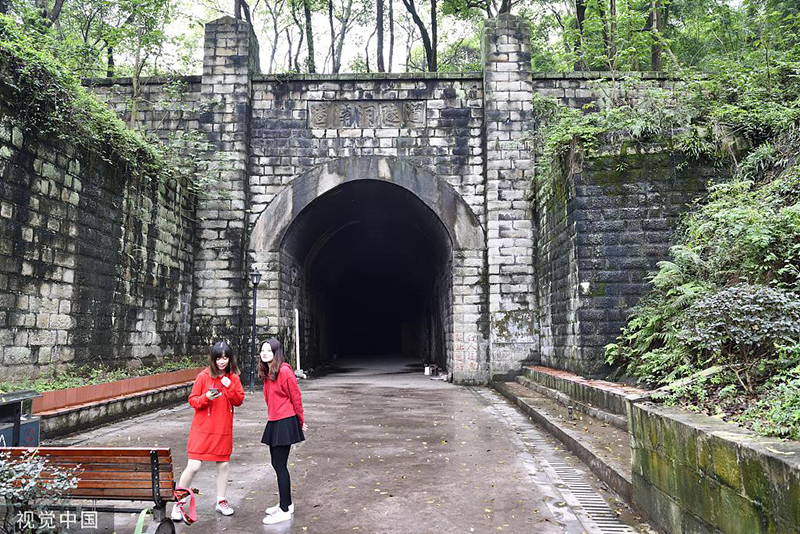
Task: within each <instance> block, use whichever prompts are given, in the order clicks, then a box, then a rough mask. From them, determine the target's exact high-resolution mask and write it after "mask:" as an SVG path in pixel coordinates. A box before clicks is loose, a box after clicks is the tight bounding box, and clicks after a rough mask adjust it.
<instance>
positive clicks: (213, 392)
mask: <svg viewBox="0 0 800 534" xmlns="http://www.w3.org/2000/svg"><path fill="white" fill-rule="evenodd" d="M208 391H210V392H211V394H212V395H214V396H215V397H219V390H218V389H217V388H208Z"/></svg>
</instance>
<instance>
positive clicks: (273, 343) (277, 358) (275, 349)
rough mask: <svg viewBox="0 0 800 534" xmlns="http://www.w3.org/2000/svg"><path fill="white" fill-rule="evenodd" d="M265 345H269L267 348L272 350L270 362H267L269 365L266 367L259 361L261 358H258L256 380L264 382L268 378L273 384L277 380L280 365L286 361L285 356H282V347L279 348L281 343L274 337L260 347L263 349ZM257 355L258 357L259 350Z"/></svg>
mask: <svg viewBox="0 0 800 534" xmlns="http://www.w3.org/2000/svg"><path fill="white" fill-rule="evenodd" d="M265 343H269V348H271V349H272V361H271V362H269V365H267V364H266V363H264V361H263V360H262V359H261V356H259V357H258V378H259V380H261V381H263V382H266V381H267V377H269V379H270V380H272V381H273V382H275V381H276V380H277V379H278V372H279V371H280V370H281V365H283V362H285V361H286V356H284V355H283V347H281V342H280V341H278V340H277V339H275V338H274V337H271V338H269V339H268V340H266V341H265V342H264V343H262V344H261V346H262V347H263V346H264V344H265ZM258 353H259V355H260V354H261V351H260V350H259V351H258Z"/></svg>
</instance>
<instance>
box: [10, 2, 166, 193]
mask: <svg viewBox="0 0 800 534" xmlns="http://www.w3.org/2000/svg"><path fill="white" fill-rule="evenodd" d="M50 38H51V37H49V36H48V35H45V34H42V33H39V32H36V31H23V29H22V28H21V27H19V26H18V25H17V23H16V22H15V21H14V20H13V19H11V18H10V17H8V16H6V15H2V14H0V73H2V76H0V104H2V106H3V107H5V108H6V109H8V110H10V111H11V113H10V114H9V116H10V118H11V120H12V121H13V123H14V125H15V126H17V127H18V128H20V129H22V130H24V131H33V132H37V133H39V134H41V135H47V136H53V137H56V138H58V139H63V140H70V141H71V142H74V143H77V144H78V146H81V147H83V148H87V149H91V150H93V151H94V152H96V153H97V154H99V155H101V156H102V157H104V158H105V159H107V160H108V161H112V162H115V163H120V164H122V165H124V166H125V167H126V168H127V170H128V171H129V172H130V173H131V174H133V175H138V176H141V177H144V178H147V179H153V180H159V179H165V178H166V177H168V176H170V175H171V168H170V167H169V166H168V165H165V164H164V161H163V157H162V156H161V154H160V153H159V151H158V150H157V149H156V148H155V147H154V146H153V145H151V144H150V143H149V142H147V141H146V140H145V139H144V138H142V137H141V136H140V135H138V134H136V133H134V132H133V131H131V130H128V129H127V128H126V126H125V124H124V123H123V122H122V121H121V120H120V119H119V118H118V117H117V116H116V114H115V113H114V111H113V110H111V109H110V108H109V107H108V106H106V105H105V104H104V103H102V102H99V101H98V100H97V99H95V98H94V97H93V96H92V95H90V94H88V93H87V92H86V90H85V89H84V88H83V87H81V85H80V83H79V80H78V79H77V78H76V77H75V76H74V75H73V74H72V73H71V72H70V71H68V70H67V69H66V68H65V67H64V65H63V64H62V63H61V62H60V61H59V60H58V59H56V58H55V57H54V56H53V54H52V53H51V51H50V50H51V48H52V47H51V46H50V43H49V41H48V39H50ZM114 160H116V161H114Z"/></svg>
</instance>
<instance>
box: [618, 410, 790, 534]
mask: <svg viewBox="0 0 800 534" xmlns="http://www.w3.org/2000/svg"><path fill="white" fill-rule="evenodd" d="M628 417H629V420H628V427H629V429H630V436H631V447H632V449H633V450H632V453H633V495H634V500H635V504H636V505H637V506H638V507H639V508H641V509H642V510H643V511H644V512H645V513H646V514H647V515H648V516H649V517H650V519H651V520H652V521H653V522H654V523H656V524H657V525H658V527H659V528H661V529H664V530H665V531H666V532H669V533H670V534H689V533H691V534H791V533H796V532H800V443H798V442H784V441H781V440H779V439H774V438H772V439H770V438H762V437H759V436H756V435H755V434H754V433H752V432H749V431H747V430H745V429H742V428H739V427H736V426H734V425H731V424H728V423H725V422H722V421H718V420H715V419H713V418H711V417H708V416H705V415H699V414H692V413H688V412H685V411H683V410H680V409H677V408H669V407H663V406H657V405H655V404H652V403H635V404H631V405H630V412H629V416H628Z"/></svg>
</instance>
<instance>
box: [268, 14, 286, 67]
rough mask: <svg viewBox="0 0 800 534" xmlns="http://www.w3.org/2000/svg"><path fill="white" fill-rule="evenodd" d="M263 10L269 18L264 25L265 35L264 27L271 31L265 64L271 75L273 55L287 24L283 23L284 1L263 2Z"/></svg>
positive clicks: (274, 63)
mask: <svg viewBox="0 0 800 534" xmlns="http://www.w3.org/2000/svg"><path fill="white" fill-rule="evenodd" d="M264 9H265V10H266V12H267V15H268V17H269V20H268V22H267V23H266V24H265V28H264V30H265V33H266V31H267V29H266V26H269V28H270V29H271V30H272V33H271V35H270V36H269V48H270V50H269V62H268V63H267V73H269V74H272V73H273V72H274V71H275V69H276V62H275V53H276V52H277V50H278V46H279V45H280V42H281V41H280V36H281V33H283V31H284V29H285V28H286V26H287V24H286V23H285V22H284V19H285V10H286V0H268V1H267V2H264Z"/></svg>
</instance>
